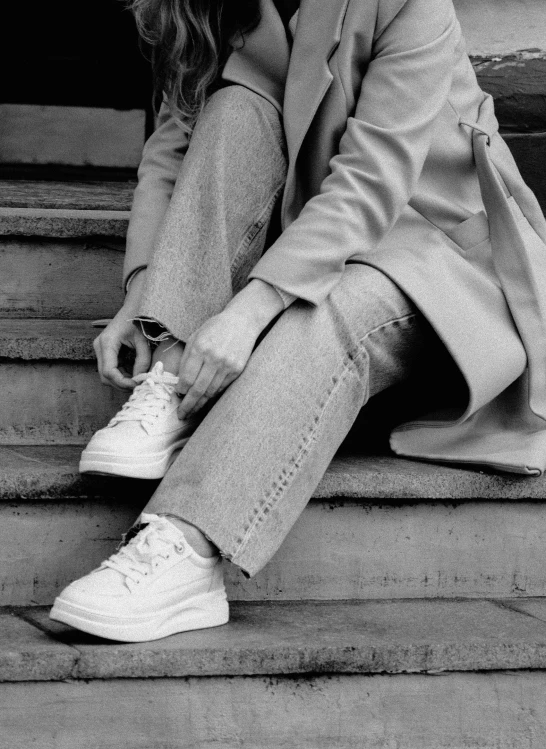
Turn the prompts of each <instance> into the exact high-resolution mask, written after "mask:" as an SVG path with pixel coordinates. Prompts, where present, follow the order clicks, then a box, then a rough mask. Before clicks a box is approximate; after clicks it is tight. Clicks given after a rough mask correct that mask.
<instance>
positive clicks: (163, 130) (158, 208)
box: [123, 103, 188, 288]
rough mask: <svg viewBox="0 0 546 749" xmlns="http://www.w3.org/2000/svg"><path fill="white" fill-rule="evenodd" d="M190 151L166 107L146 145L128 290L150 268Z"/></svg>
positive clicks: (130, 233)
mask: <svg viewBox="0 0 546 749" xmlns="http://www.w3.org/2000/svg"><path fill="white" fill-rule="evenodd" d="M187 148H188V138H187V136H186V135H185V133H184V132H183V131H182V130H181V128H180V127H179V126H178V125H177V123H176V121H175V119H174V118H173V117H172V116H171V114H170V112H169V109H168V107H167V105H166V104H165V103H164V104H163V105H162V106H161V109H160V110H159V115H158V123H157V128H156V130H155V131H154V133H153V134H152V135H151V136H150V138H149V139H148V140H147V141H146V143H145V145H144V151H143V154H142V161H141V162H140V166H139V169H138V184H137V187H136V189H135V193H134V197H133V206H132V209H131V216H130V219H129V228H128V230H127V249H126V252H125V262H124V267H123V286H124V288H125V285H126V283H127V279H128V278H129V277H130V276H131V274H132V273H133V272H134V271H135V270H136V269H137V268H142V267H145V266H146V265H147V264H148V261H149V258H150V257H151V254H152V252H153V246H154V242H155V238H156V236H157V233H158V230H159V227H160V225H161V222H162V221H163V218H164V216H165V213H166V211H167V208H168V206H169V201H170V199H171V195H172V192H173V189H174V184H175V182H176V178H177V176H178V172H179V170H180V164H181V163H182V159H183V158H184V155H185V153H186V151H187Z"/></svg>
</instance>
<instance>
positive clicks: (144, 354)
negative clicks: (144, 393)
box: [133, 336, 152, 377]
mask: <svg viewBox="0 0 546 749" xmlns="http://www.w3.org/2000/svg"><path fill="white" fill-rule="evenodd" d="M134 345H135V351H136V358H135V363H134V366H133V377H134V376H135V375H138V374H143V373H144V372H147V371H148V370H149V369H150V364H151V363H152V351H151V348H150V344H149V343H148V341H147V339H146V338H145V337H144V336H142V337H141V336H135V343H134Z"/></svg>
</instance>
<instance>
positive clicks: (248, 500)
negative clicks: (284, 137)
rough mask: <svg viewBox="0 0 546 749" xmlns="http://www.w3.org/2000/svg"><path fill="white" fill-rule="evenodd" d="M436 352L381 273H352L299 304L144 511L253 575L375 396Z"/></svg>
mask: <svg viewBox="0 0 546 749" xmlns="http://www.w3.org/2000/svg"><path fill="white" fill-rule="evenodd" d="M436 347H439V342H437V339H436V338H435V336H434V335H433V334H432V333H431V331H430V329H429V327H428V325H427V324H426V322H425V321H424V320H423V318H422V317H421V316H420V314H419V313H418V312H417V311H416V310H415V308H413V306H412V305H411V304H410V302H409V301H408V300H407V298H406V297H405V296H404V295H403V294H402V293H401V292H400V290H399V289H398V288H397V287H396V286H395V285H394V284H393V283H392V282H391V281H390V280H389V279H388V278H387V277H385V276H384V275H383V274H381V273H380V272H378V271H376V270H374V269H372V268H370V267H368V266H363V265H349V266H348V267H347V269H346V272H345V275H344V277H343V279H342V281H341V282H340V284H339V285H338V287H336V289H335V290H334V291H333V293H332V294H331V296H330V297H329V299H328V300H327V301H326V302H325V303H324V304H322V305H320V306H319V307H318V308H312V307H310V306H308V305H306V304H304V303H296V304H294V305H293V306H292V307H291V308H289V309H288V310H287V311H286V312H285V313H284V314H283V315H282V316H281V318H280V319H279V320H278V322H277V323H276V324H275V325H274V327H273V328H272V330H271V331H270V332H269V333H268V335H267V336H266V337H265V338H264V340H263V341H262V342H261V344H260V345H259V346H258V348H257V349H256V351H255V352H254V354H253V355H252V357H251V359H250V362H249V364H248V366H247V369H246V370H245V371H244V372H243V374H242V375H241V377H240V378H239V379H238V380H237V381H236V382H235V383H233V385H231V386H230V388H228V390H227V391H226V392H225V393H224V395H223V396H222V397H221V398H220V400H219V401H218V403H216V404H215V406H214V407H213V408H212V410H211V411H210V412H209V414H208V415H207V416H206V417H205V419H204V421H203V422H202V423H201V425H200V426H199V427H198V429H197V431H196V432H195V433H194V435H193V436H192V437H191V439H190V441H189V442H188V444H187V445H186V447H185V448H184V450H183V451H182V453H181V454H180V456H179V457H178V459H177V461H176V462H175V463H174V465H173V466H172V467H171V468H170V470H169V471H168V473H167V475H166V476H165V478H164V479H163V481H162V483H161V485H160V487H159V488H158V490H157V492H156V493H155V495H154V496H153V497H152V499H151V501H150V503H149V504H148V506H147V507H146V510H145V512H148V513H156V514H168V515H173V516H177V517H179V518H181V519H182V520H184V521H186V522H187V523H190V524H192V525H194V526H196V527H197V528H199V529H200V530H201V531H202V532H203V533H204V534H205V535H206V536H207V537H208V538H209V539H211V540H212V541H213V542H214V543H215V544H216V546H218V548H219V549H220V550H221V552H222V554H223V555H224V556H226V557H227V558H229V559H231V560H232V561H233V562H234V563H236V564H237V565H239V566H240V567H242V568H243V570H245V571H246V572H247V573H248V574H254V573H255V572H257V571H258V570H259V569H260V568H261V567H262V566H263V565H264V564H265V563H266V562H267V561H268V560H269V559H270V558H271V556H272V555H273V554H274V553H275V551H276V550H277V548H278V547H279V546H280V544H281V543H282V541H283V539H284V537H285V536H286V534H287V533H288V531H289V529H290V528H291V526H292V524H293V523H294V522H295V520H296V519H297V517H298V515H299V514H300V513H301V511H302V510H303V508H304V507H305V504H306V503H307V501H308V500H309V498H310V496H311V495H312V493H313V491H314V489H315V488H316V486H317V484H318V482H319V481H320V479H321V477H322V475H323V474H324V472H325V470H326V468H327V467H328V464H329V463H330V461H331V459H332V457H333V455H334V454H335V452H336V450H337V448H338V446H339V445H340V444H341V442H342V441H343V439H344V437H345V435H346V434H347V432H348V431H349V429H350V428H351V425H352V424H353V422H354V420H355V418H356V416H357V415H358V412H359V411H360V409H361V408H362V406H363V405H364V404H365V403H366V401H367V399H368V398H369V397H370V396H373V395H374V394H375V393H377V392H379V391H381V390H384V389H385V388H387V387H389V386H391V385H393V384H395V383H398V382H400V381H402V380H404V379H405V378H407V377H408V376H409V374H411V373H412V372H413V371H415V369H416V368H417V367H418V366H419V365H420V364H422V362H423V359H424V357H425V354H426V355H427V356H428V355H431V356H433V355H434V354H433V351H434V349H435V348H436Z"/></svg>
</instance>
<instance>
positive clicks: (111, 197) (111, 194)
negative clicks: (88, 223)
mask: <svg viewBox="0 0 546 749" xmlns="http://www.w3.org/2000/svg"><path fill="white" fill-rule="evenodd" d="M134 189H135V183H134V182H49V181H38V180H18V179H13V180H0V206H2V207H3V208H57V209H61V210H66V209H70V208H75V209H79V210H82V209H83V210H93V211H129V210H131V203H132V200H133V191H134Z"/></svg>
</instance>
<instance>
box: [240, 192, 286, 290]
mask: <svg viewBox="0 0 546 749" xmlns="http://www.w3.org/2000/svg"><path fill="white" fill-rule="evenodd" d="M283 188H284V182H283V183H282V184H281V185H280V186H279V187H278V188H277V189H276V190H275V191H274V192H273V194H272V195H271V197H270V198H269V200H268V201H267V203H266V204H265V206H264V207H263V209H262V211H261V213H260V214H259V215H258V218H257V219H256V220H255V221H253V222H252V223H251V224H250V225H249V226H248V228H247V229H246V231H245V232H244V236H243V239H242V240H241V242H240V244H239V247H238V248H237V250H236V251H235V254H234V256H233V260H232V267H231V270H232V274H233V275H235V274H236V273H237V271H238V270H239V268H240V267H241V264H242V262H243V261H244V260H245V258H246V253H245V250H247V249H248V247H249V246H250V244H251V243H252V242H253V241H254V239H256V237H257V236H258V234H259V233H260V231H261V230H262V229H263V227H264V225H265V224H266V221H267V215H268V213H269V212H270V209H271V205H275V203H276V202H277V200H278V198H279V195H280V193H281V192H282V190H283Z"/></svg>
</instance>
